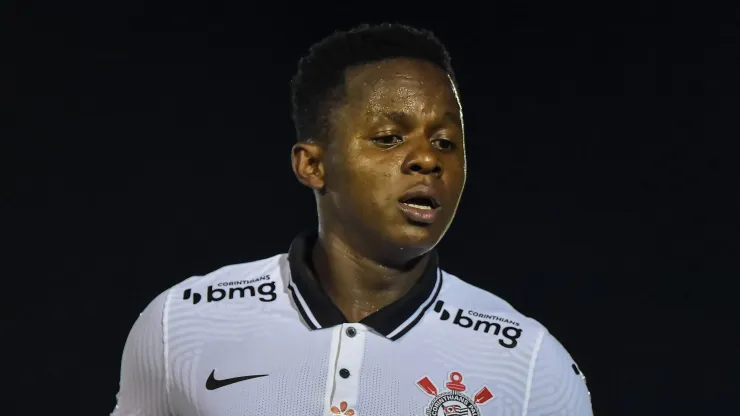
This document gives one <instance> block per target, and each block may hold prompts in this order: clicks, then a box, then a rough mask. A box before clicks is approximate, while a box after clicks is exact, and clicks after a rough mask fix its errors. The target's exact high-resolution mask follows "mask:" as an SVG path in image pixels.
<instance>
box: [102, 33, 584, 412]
mask: <svg viewBox="0 0 740 416" xmlns="http://www.w3.org/2000/svg"><path fill="white" fill-rule="evenodd" d="M293 108H294V114H293V115H294V121H295V126H296V131H297V135H298V142H297V143H296V144H295V145H294V146H293V149H292V155H291V157H292V166H293V171H294V172H295V175H296V177H297V178H298V180H299V181H300V182H301V183H303V184H304V185H306V186H307V187H309V188H310V189H311V190H313V192H314V194H315V197H316V206H317V210H318V216H319V226H318V230H309V231H307V232H304V233H301V234H300V235H298V237H296V238H295V240H294V241H293V242H292V244H291V245H290V249H289V250H288V253H285V254H278V255H276V256H273V257H270V258H267V259H263V260H258V261H253V262H249V263H244V264H238V265H233V266H228V267H224V268H222V269H219V270H217V271H215V272H212V273H210V274H208V275H206V276H202V277H192V278H190V279H187V280H185V281H183V282H182V283H179V284H177V285H175V286H174V287H172V288H171V289H169V290H167V291H166V292H164V293H162V294H161V295H160V296H158V297H157V298H156V299H155V300H154V301H153V302H152V303H151V304H150V305H149V306H148V307H147V308H146V310H145V311H144V312H143V313H142V314H141V316H140V317H139V319H138V320H137V322H136V323H135V324H134V326H133V328H132V330H131V333H130V335H129V338H128V341H127V342H126V346H125V348H124V353H123V360H122V369H121V373H122V374H121V385H120V391H119V394H118V405H117V406H116V409H115V410H114V411H113V415H115V416H129V415H146V416H159V415H181V416H186V415H219V416H225V415H266V414H270V415H311V416H314V415H317V416H318V415H322V416H331V415H336V416H338V415H356V416H358V415H359V416H388V415H421V414H426V415H434V416H438V415H446V416H451V415H529V416H539V415H571V416H573V415H575V416H585V415H591V406H590V399H589V393H588V390H587V388H586V385H585V379H584V378H583V377H582V376H581V375H580V372H579V370H578V367H577V366H576V364H575V363H574V362H573V361H572V359H571V357H570V356H569V355H568V353H567V352H566V350H565V349H564V348H563V347H562V346H561V345H560V344H559V343H558V341H556V340H555V338H553V337H552V336H551V335H550V334H549V333H548V332H547V330H546V329H545V328H543V326H542V325H540V324H539V323H537V322H536V321H534V320H532V319H529V318H527V317H525V316H524V315H522V314H520V313H518V312H517V311H515V310H514V309H513V308H512V307H511V306H510V305H509V304H508V303H506V302H505V301H503V300H502V299H500V298H498V297H496V296H495V295H492V294H490V293H488V292H485V291H483V290H481V289H478V288H476V287H473V286H471V285H469V284H467V283H464V282H463V281H462V280H460V279H459V278H457V277H455V276H453V275H451V274H450V273H447V272H445V271H443V270H441V269H440V267H439V259H438V255H437V253H436V251H435V247H436V245H437V244H438V242H439V241H440V239H441V238H442V236H443V235H444V234H445V232H446V231H447V228H448V227H449V226H450V223H451V222H452V219H453V217H454V214H455V211H456V209H457V206H458V203H459V201H460V197H461V194H462V190H463V187H464V184H465V177H466V162H465V143H464V134H463V118H462V110H461V106H460V99H459V96H458V92H457V89H456V85H455V77H454V73H453V71H452V68H451V67H450V62H449V57H448V55H447V52H446V50H445V48H444V47H443V46H442V45H441V44H440V43H439V41H438V40H437V39H436V38H435V37H434V36H433V35H432V34H430V33H428V32H424V31H418V30H415V29H412V28H408V27H405V26H400V25H380V26H372V27H370V26H363V27H360V28H357V29H354V30H352V31H349V32H342V33H337V34H334V35H333V36H331V37H329V38H327V39H325V40H323V41H322V42H320V43H318V44H316V45H314V46H313V47H312V48H311V50H310V52H309V54H308V56H306V57H305V58H303V59H302V60H301V61H300V63H299V69H298V73H297V75H296V76H295V78H294V80H293Z"/></svg>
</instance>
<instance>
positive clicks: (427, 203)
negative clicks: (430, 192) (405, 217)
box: [401, 197, 439, 210]
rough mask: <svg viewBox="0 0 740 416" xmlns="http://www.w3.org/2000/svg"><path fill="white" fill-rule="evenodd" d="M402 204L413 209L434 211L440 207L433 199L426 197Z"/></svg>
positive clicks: (411, 199)
mask: <svg viewBox="0 0 740 416" xmlns="http://www.w3.org/2000/svg"><path fill="white" fill-rule="evenodd" d="M401 203H402V204H405V205H408V206H410V207H412V208H418V209H428V210H431V209H434V208H437V207H438V206H439V204H437V202H436V201H435V200H434V199H432V198H425V197H413V198H409V199H407V200H405V201H402V202H401Z"/></svg>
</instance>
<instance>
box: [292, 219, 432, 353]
mask: <svg viewBox="0 0 740 416" xmlns="http://www.w3.org/2000/svg"><path fill="white" fill-rule="evenodd" d="M317 239H318V233H317V232H316V231H314V230H311V231H305V232H303V233H301V234H299V235H298V236H297V237H296V238H295V239H294V240H293V242H292V243H291V245H290V250H289V251H288V263H289V265H290V282H289V286H288V287H289V288H290V291H291V294H292V296H293V301H294V302H295V304H296V307H297V308H298V311H299V312H300V313H301V316H303V320H304V321H305V322H306V324H307V325H308V327H309V328H311V329H312V330H313V329H322V328H330V327H333V326H336V325H341V324H344V323H347V322H348V321H347V318H346V317H345V316H344V314H343V313H342V312H341V311H340V310H339V308H337V307H336V305H334V303H333V302H332V301H331V299H330V298H329V296H328V295H327V294H326V293H325V292H324V290H323V288H322V287H321V284H320V283H319V281H318V280H317V279H316V278H315V276H314V273H313V268H312V267H311V264H312V262H311V252H312V249H313V246H314V244H316V241H317ZM431 255H432V258H431V259H430V260H429V263H428V265H427V267H426V268H425V269H424V272H423V273H422V275H421V278H420V279H419V280H418V281H417V282H416V284H415V285H414V286H413V287H412V288H411V290H409V292H408V293H407V294H405V295H404V296H403V297H401V298H400V299H398V300H396V301H395V302H393V303H391V304H390V305H388V306H386V307H384V308H383V309H381V310H379V311H376V312H374V313H372V314H371V315H369V316H367V317H366V318H364V319H363V320H362V321H360V322H359V323H361V324H363V325H366V326H368V327H370V328H372V329H373V330H375V331H376V332H378V333H380V334H382V335H383V336H385V337H386V338H388V339H390V340H393V341H395V340H397V339H399V338H401V337H402V336H403V335H404V334H406V333H407V332H408V331H409V330H410V329H411V328H413V327H414V325H416V324H417V323H418V322H419V321H420V320H421V318H422V316H424V312H426V310H427V309H429V307H430V306H431V305H432V304H433V303H434V301H435V300H436V299H437V296H438V295H439V291H440V289H441V288H442V271H441V270H440V268H439V259H438V256H437V253H436V251H433V252H432V253H431Z"/></svg>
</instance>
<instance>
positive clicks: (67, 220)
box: [1, 1, 740, 416]
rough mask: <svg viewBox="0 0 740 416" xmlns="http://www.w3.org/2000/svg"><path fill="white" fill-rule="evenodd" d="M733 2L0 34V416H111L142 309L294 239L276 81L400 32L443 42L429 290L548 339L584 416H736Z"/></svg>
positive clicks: (130, 11)
mask: <svg viewBox="0 0 740 416" xmlns="http://www.w3.org/2000/svg"><path fill="white" fill-rule="evenodd" d="M732 3H733V2H726V3H724V4H721V3H716V4H714V5H712V4H702V5H699V3H698V2H693V3H692V4H690V5H689V4H685V5H684V4H682V3H677V4H676V3H674V4H673V5H671V4H669V3H668V2H666V3H656V2H654V1H642V2H634V3H625V2H619V3H617V2H614V3H613V4H611V5H609V4H605V3H603V2H590V3H588V4H586V3H578V4H576V3H569V4H563V3H561V2H525V1H516V2H514V1H508V2H503V1H497V2H481V3H480V4H477V3H473V2H454V3H439V4H435V3H433V2H425V3H403V2H395V3H378V2H362V3H360V2H357V3H353V2H345V3H341V4H340V3H336V4H335V3H331V4H330V3H324V4H311V3H304V4H302V5H299V6H296V5H291V4H290V3H281V2H274V3H270V4H264V3H259V4H253V5H248V4H247V2H229V3H224V2H222V3H213V2H212V3H208V4H207V3H194V2H191V1H186V2H181V3H143V2H139V3H135V2H134V3H132V2H107V1H100V2H96V3H84V4H83V3H80V2H48V3H34V4H31V3H27V4H25V5H23V6H22V7H20V6H19V7H17V8H15V9H6V11H8V12H9V13H8V14H7V15H6V16H7V17H8V18H9V19H8V21H7V24H6V25H4V26H5V27H6V28H10V29H11V31H10V34H11V36H10V37H8V38H7V39H10V40H11V43H12V44H13V46H12V48H11V49H9V50H10V51H12V53H9V54H6V58H10V59H8V62H9V65H5V66H4V68H5V69H7V71H4V74H3V81H2V85H1V88H2V91H3V92H2V95H3V97H4V98H3V101H4V103H5V104H9V106H8V109H9V111H8V112H7V113H6V114H11V115H12V116H13V117H12V118H11V122H12V125H10V129H9V130H7V132H9V133H10V134H9V136H6V138H9V139H10V140H7V141H6V140H3V142H4V146H3V147H4V148H5V151H3V156H4V157H3V159H4V170H5V171H6V172H7V174H6V177H10V178H11V181H10V185H9V186H7V187H6V188H5V190H6V191H7V193H6V194H5V195H6V196H5V197H3V201H2V203H3V206H4V207H5V208H10V210H9V211H6V212H8V214H6V215H5V216H4V222H6V224H5V226H4V227H3V228H4V232H3V234H4V236H5V237H6V238H7V239H8V241H10V243H11V247H12V250H9V251H6V254H8V256H7V258H6V259H4V260H3V261H4V262H5V263H6V273H7V274H6V275H5V278H4V282H3V284H4V289H3V292H4V298H5V299H6V301H5V302H3V308H4V309H5V314H4V316H5V317H6V319H5V320H4V322H5V323H11V324H15V325H12V326H11V327H9V328H8V329H7V330H6V331H7V332H6V334H5V336H3V343H4V344H5V346H6V347H10V348H11V351H12V353H11V354H9V355H7V356H6V360H7V361H8V362H7V363H6V366H5V368H6V370H7V369H13V370H12V371H8V372H6V375H5V376H4V377H5V379H6V381H8V380H12V383H13V386H14V387H13V390H12V397H6V398H5V399H3V402H4V403H5V404H4V406H6V408H8V409H10V410H12V412H9V413H12V414H19V415H20V414H24V415H27V414H49V413H58V411H60V410H64V411H65V412H66V411H69V412H70V413H71V414H90V415H93V414H107V413H109V412H110V411H111V410H112V408H113V406H114V404H115V394H116V392H117V388H118V377H119V365H120V354H121V351H122V348H123V344H124V341H125V338H126V336H127V334H128V331H129V329H130V327H131V325H132V324H133V322H134V320H135V319H136V317H137V316H138V313H139V312H141V311H142V310H143V308H144V307H145V306H146V305H147V303H148V302H149V301H150V300H151V299H152V298H153V297H154V296H155V295H156V294H158V293H160V292H161V291H163V290H165V289H166V288H168V287H169V286H171V285H173V284H175V283H176V282H179V281H181V280H183V279H185V278H187V277H189V276H192V275H198V274H204V273H208V272H210V271H213V270H215V269H217V268H219V267H221V266H223V265H226V264H233V263H238V262H246V261H251V260H255V259H259V258H264V257H268V256H271V255H273V254H276V253H278V252H285V251H286V250H287V248H288V245H289V243H290V240H291V239H292V238H293V236H294V235H295V234H296V233H297V232H298V231H299V230H301V229H304V228H305V227H307V226H311V225H314V224H315V222H316V221H315V210H314V205H313V200H312V195H311V193H310V192H309V191H308V190H305V189H303V188H302V187H301V186H300V185H299V184H298V183H297V181H296V180H295V178H294V177H293V174H292V171H291V170H290V166H289V149H290V147H291V145H292V144H293V141H294V131H293V127H292V124H291V120H290V111H289V80H290V77H291V76H292V74H293V72H294V70H295V67H296V61H297V59H298V58H299V57H300V56H301V55H302V54H303V53H304V52H305V51H306V49H307V48H308V46H309V45H310V44H311V43H313V42H314V41H317V40H319V39H320V38H321V37H323V36H325V35H328V34H329V33H331V31H333V30H334V29H347V28H349V27H352V26H354V25H356V24H359V23H363V22H369V23H377V22H381V21H400V22H403V23H407V24H412V25H417V26H421V27H425V28H429V29H431V30H433V31H434V32H435V33H436V34H437V35H438V36H439V37H440V38H441V39H442V41H443V42H444V43H445V44H446V45H447V47H448V49H449V50H450V52H451V54H452V57H453V65H454V67H455V68H456V71H457V75H458V78H459V82H460V88H461V95H462V100H463V107H464V111H465V121H466V130H467V143H468V145H467V147H468V162H469V180H468V184H467V188H466V190H465V194H464V197H463V201H462V205H461V207H460V210H459V215H458V216H457V218H456V220H455V223H454V225H453V226H452V228H451V229H450V231H449V233H448V234H447V236H446V237H445V239H444V240H443V242H442V244H441V256H442V257H441V259H442V262H443V267H444V268H445V269H446V270H448V271H450V272H452V273H453V274H456V275H459V276H461V277H463V278H464V279H466V280H468V281H470V282H472V283H474V284H477V285H480V286H482V287H484V288H486V289H488V290H490V291H492V292H494V293H496V294H498V295H499V296H501V297H503V298H504V299H506V300H508V301H509V302H511V303H512V304H513V305H514V306H515V307H516V308H517V309H519V310H520V311H522V312H523V313H525V314H527V315H529V316H532V317H534V318H536V319H537V320H539V321H540V322H542V323H543V324H544V325H546V326H547V327H548V328H549V329H550V331H551V332H552V333H553V334H555V335H556V336H557V337H558V338H559V339H560V340H561V341H562V343H563V344H564V345H565V346H566V347H567V348H568V350H569V351H570V353H571V354H572V355H573V356H574V358H575V359H576V360H577V361H578V363H579V365H580V367H581V368H582V369H583V371H584V373H585V374H586V375H587V377H588V383H589V386H590V389H591V392H592V400H593V406H594V410H595V414H597V415H599V416H603V415H664V414H665V415H673V414H694V415H699V414H700V415H708V414H728V415H729V414H737V413H738V410H737V409H738V405H737V393H738V391H740V389H739V388H738V382H737V371H736V370H734V369H732V367H731V366H732V365H733V364H734V363H735V360H736V358H737V351H738V341H737V339H738V337H737V329H736V325H735V320H736V316H737V312H736V311H737V305H736V303H737V300H736V299H737V297H736V295H735V294H734V293H735V292H734V291H733V289H731V288H732V284H733V283H734V280H735V279H736V278H737V277H738V274H737V272H736V268H734V263H735V262H736V261H737V258H738V256H737V248H736V246H735V241H734V240H735V237H736V235H737V231H738V229H737V210H738V208H740V207H739V206H738V183H737V181H736V180H735V179H733V175H732V173H731V171H732V170H734V169H733V165H734V164H735V159H736V156H735V155H736V151H733V150H732V149H733V148H735V147H736V144H735V142H736V141H738V138H739V137H740V135H739V134H738V131H739V129H738V128H737V124H738V122H739V118H740V117H739V114H740V112H739V110H740V105H739V103H740V101H739V100H740V94H739V93H738V92H739V87H740V65H738V64H739V63H740V60H739V59H738V58H739V55H740V52H739V51H740V42H739V40H740V30H739V29H738V21H739V18H740V8H738V6H737V5H734V4H732ZM11 264H12V265H13V267H10V265H11ZM733 311H735V312H734V314H733ZM8 382H10V381H8ZM725 400H727V401H728V402H734V404H731V405H724V404H721V402H722V401H725ZM728 406H732V407H728ZM718 409H723V411H722V412H721V413H712V410H718ZM276 414H279V409H276Z"/></svg>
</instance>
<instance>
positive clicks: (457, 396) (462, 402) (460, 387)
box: [416, 371, 494, 416]
mask: <svg viewBox="0 0 740 416" xmlns="http://www.w3.org/2000/svg"><path fill="white" fill-rule="evenodd" d="M416 385H417V386H419V388H421V390H422V391H424V393H426V394H428V395H430V396H432V401H431V402H430V403H429V406H428V407H427V408H426V415H427V416H479V415H480V414H481V412H480V409H479V408H478V405H481V404H485V403H487V402H488V401H489V400H491V399H493V397H494V395H493V393H491V391H490V390H488V387H486V386H483V387H481V389H480V390H478V392H477V393H475V395H474V396H473V397H472V398H471V397H470V396H468V395H466V394H463V393H464V392H465V391H466V390H467V387H466V386H465V384H463V376H462V374H460V373H459V372H457V371H453V372H451V373H450V379H449V380H448V381H447V383H445V386H446V387H447V391H443V392H441V393H440V392H439V391H438V390H437V386H435V385H434V383H433V382H432V380H430V379H429V377H424V378H422V379H421V380H419V381H417V382H416Z"/></svg>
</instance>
